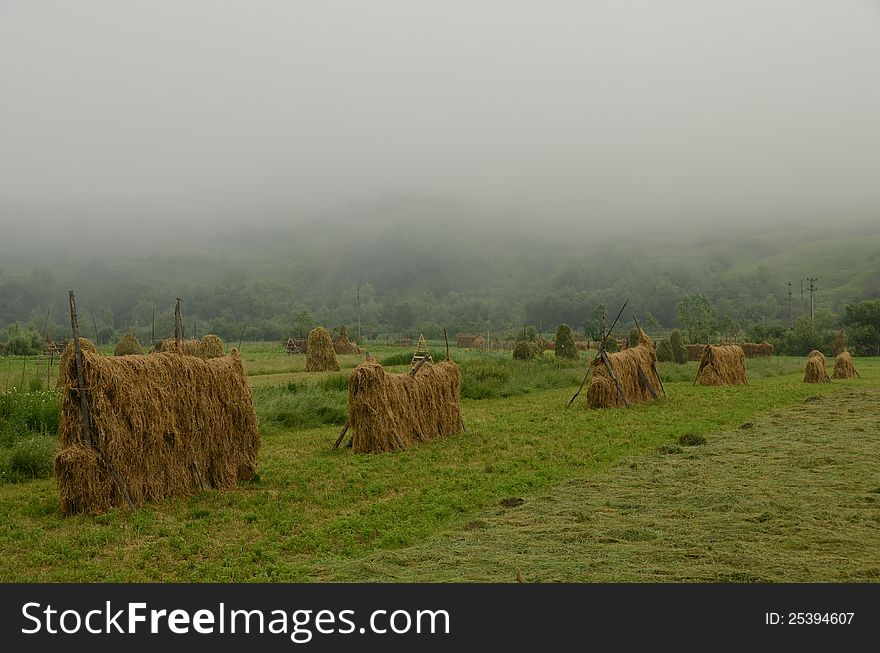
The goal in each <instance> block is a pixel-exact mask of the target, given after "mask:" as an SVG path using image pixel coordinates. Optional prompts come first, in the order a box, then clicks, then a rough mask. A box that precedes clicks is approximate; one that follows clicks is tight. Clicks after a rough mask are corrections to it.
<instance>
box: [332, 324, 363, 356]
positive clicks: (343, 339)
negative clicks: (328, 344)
mask: <svg viewBox="0 0 880 653" xmlns="http://www.w3.org/2000/svg"><path fill="white" fill-rule="evenodd" d="M333 349H334V351H336V353H337V354H339V355H340V356H344V355H346V354H363V353H364V350H363V349H361V348H360V347H358V346H357V343H354V342H351V341H350V340H349V339H348V329H347V328H345V325H344V324H343V325H341V326H340V327H339V335H338V336H336V340H334V341H333Z"/></svg>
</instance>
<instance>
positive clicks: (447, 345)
mask: <svg viewBox="0 0 880 653" xmlns="http://www.w3.org/2000/svg"><path fill="white" fill-rule="evenodd" d="M443 339H444V340H445V341H446V360H450V358H449V338H448V337H446V327H443Z"/></svg>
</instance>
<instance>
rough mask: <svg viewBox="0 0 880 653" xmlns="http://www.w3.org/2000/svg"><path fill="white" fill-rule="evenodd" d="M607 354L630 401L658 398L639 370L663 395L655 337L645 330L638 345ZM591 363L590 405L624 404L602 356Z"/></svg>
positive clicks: (588, 402)
mask: <svg viewBox="0 0 880 653" xmlns="http://www.w3.org/2000/svg"><path fill="white" fill-rule="evenodd" d="M606 355H607V356H608V362H609V363H610V364H611V369H612V370H614V375H615V376H616V377H617V380H618V381H619V382H620V385H621V387H622V389H623V392H624V394H625V395H626V399H627V401H629V403H630V404H643V403H646V402H648V401H653V400H654V397H653V396H652V395H651V393H650V391H649V390H648V387H647V385H645V383H644V382H643V381H642V379H641V377H640V375H639V370H641V371H642V374H643V375H644V376H645V378H646V379H648V381H649V382H650V383H651V386H652V387H653V388H654V392H655V393H657V394H658V395H659V393H660V379H659V378H658V377H657V374H656V372H655V371H654V370H655V363H656V362H657V356H656V354H655V352H654V345H653V343H652V342H651V339H650V338H649V337H648V336H647V335H646V334H645V333H644V332H642V333H641V334H640V336H639V344H638V345H637V346H635V347H630V348H629V349H625V350H624V351H619V352H615V353H611V354H606ZM590 365H591V366H592V372H593V378H592V379H591V380H590V385H589V386H587V405H588V406H589V407H590V408H611V407H616V406H624V405H625V404H624V403H623V400H622V399H621V398H620V395H619V394H618V392H617V388H616V385H615V383H614V380H613V379H612V377H611V375H610V374H609V372H608V368H607V367H605V363H604V362H603V361H602V359H601V357H599V356H597V357H596V358H594V359H593V361H592V363H590Z"/></svg>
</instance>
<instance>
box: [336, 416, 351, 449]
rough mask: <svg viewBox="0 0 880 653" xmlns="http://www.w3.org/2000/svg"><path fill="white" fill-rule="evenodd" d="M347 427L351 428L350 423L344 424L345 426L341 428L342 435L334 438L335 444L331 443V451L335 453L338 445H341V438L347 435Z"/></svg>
mask: <svg viewBox="0 0 880 653" xmlns="http://www.w3.org/2000/svg"><path fill="white" fill-rule="evenodd" d="M349 426H351V421H348V422H346V423H345V426H344V427H343V428H342V433H340V434H339V437H338V438H336V442H334V443H333V451H336V450H337V449H338V448H339V445H340V444H342V438H344V437H345V434H346V433H348V427H349Z"/></svg>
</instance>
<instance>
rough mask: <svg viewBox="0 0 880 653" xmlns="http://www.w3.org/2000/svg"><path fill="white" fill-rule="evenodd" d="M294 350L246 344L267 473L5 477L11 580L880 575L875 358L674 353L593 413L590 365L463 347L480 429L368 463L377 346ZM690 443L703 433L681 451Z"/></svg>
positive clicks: (0, 536)
mask: <svg viewBox="0 0 880 653" xmlns="http://www.w3.org/2000/svg"><path fill="white" fill-rule="evenodd" d="M278 349H279V348H278V347H277V346H275V345H258V344H252V343H245V346H244V347H243V350H244V356H245V360H246V364H247V367H248V371H249V379H250V382H251V384H252V386H253V389H254V401H255V408H256V410H257V415H258V419H259V423H260V430H261V432H262V435H263V446H262V449H261V452H260V472H259V477H258V479H256V480H255V481H254V482H253V483H250V484H247V485H245V486H243V487H240V488H238V489H236V490H234V491H230V492H219V491H208V492H204V493H202V494H200V495H198V496H194V497H190V498H187V499H174V500H169V501H166V502H163V503H159V504H154V505H150V506H147V507H143V508H140V509H138V510H136V511H134V512H128V511H125V510H114V511H112V512H110V513H107V514H105V515H100V516H97V517H86V516H74V517H63V516H61V515H60V513H59V511H58V497H57V489H56V487H55V482H54V480H53V479H52V478H36V479H33V480H24V479H22V478H16V479H12V480H15V481H16V482H6V483H0V511H2V514H3V515H4V517H5V519H3V521H2V524H0V551H2V554H3V559H4V563H3V565H2V567H0V581H5V582H13V581H18V582H28V581H134V582H136V581H219V582H231V581H245V582H251V581H322V580H330V581H384V580H387V581H453V580H455V581H504V582H507V581H510V582H512V581H514V580H515V579H516V577H517V574H519V575H520V576H521V577H522V578H524V579H525V580H527V581H554V580H565V581H593V580H601V581H614V580H620V581H648V582H650V581H658V580H664V581H693V580H708V581H722V582H724V581H762V580H770V581H786V580H805V581H830V580H866V581H867V580H877V578H878V575H880V513H878V503H877V501H880V466H878V464H877V463H876V452H877V450H878V445H880V418H878V416H877V412H876V406H877V405H878V399H880V360H877V359H874V360H872V359H857V360H856V365H857V367H858V369H859V371H860V373H861V378H860V379H855V380H852V381H846V382H843V381H841V382H834V383H830V384H822V385H807V384H804V383H802V382H801V379H802V374H803V360H801V359H788V358H775V359H773V360H771V361H757V360H755V361H749V379H750V382H749V385H747V386H739V387H735V388H703V387H695V386H693V385H692V382H693V378H694V375H695V371H696V364H695V363H689V364H688V365H685V366H680V367H679V366H675V365H673V364H663V365H661V375H662V376H663V378H664V383H665V384H666V388H667V391H668V393H669V398H668V399H663V400H661V401H659V402H657V403H655V404H651V405H643V406H637V407H634V408H631V409H609V410H601V411H590V410H587V408H586V407H585V404H584V403H583V397H580V398H579V399H578V400H577V401H576V403H575V404H574V405H572V407H571V408H569V409H567V410H566V409H565V404H566V403H567V402H568V400H569V398H570V397H571V396H572V394H573V393H574V391H575V390H576V389H577V387H578V385H579V384H580V381H581V378H582V375H583V372H584V369H585V361H584V359H583V358H582V359H581V360H580V361H579V362H577V363H564V364H557V363H556V362H555V361H554V360H553V359H552V357H551V356H549V355H548V357H547V359H548V360H547V361H545V362H542V363H524V364H520V363H514V362H513V361H511V360H509V354H507V355H504V354H500V353H499V354H493V353H482V352H471V351H460V350H453V351H452V357H453V359H455V360H456V361H458V362H460V363H461V365H462V368H463V396H464V397H465V398H464V399H463V414H464V421H465V424H466V427H467V433H465V434H461V435H458V436H455V437H452V438H447V439H443V440H439V441H436V442H433V443H430V444H425V445H422V446H419V447H413V448H411V449H409V450H406V451H402V452H397V453H393V454H382V455H354V454H352V453H351V451H350V450H339V451H331V445H332V443H333V441H334V440H335V439H336V436H337V435H338V433H339V430H340V426H339V424H340V423H342V422H344V418H345V414H346V408H347V405H346V396H347V393H346V390H345V379H346V377H347V373H348V372H350V369H351V368H353V367H354V365H355V364H356V363H357V362H358V361H359V360H361V357H358V356H353V357H343V360H342V364H343V370H342V372H340V373H331V374H306V373H304V372H302V371H301V370H302V366H303V362H302V361H303V357H301V356H292V357H288V356H286V355H284V354H282V353H280V352H279V351H278ZM371 351H373V353H374V354H375V355H376V356H377V357H378V358H379V359H380V360H382V359H383V358H384V359H388V358H389V357H391V356H392V355H393V354H394V353H399V350H394V349H392V348H388V347H381V346H379V347H375V348H371ZM0 361H2V362H0V390H2V389H3V388H4V386H5V384H6V383H7V382H8V383H9V386H12V385H15V384H16V383H15V382H16V380H19V382H18V385H20V378H21V365H22V361H21V360H20V359H17V360H16V359H11V358H8V359H0ZM406 367H407V366H406V365H404V366H398V367H395V368H393V369H396V370H398V371H400V370H403V369H406ZM56 369H57V368H56ZM45 372H46V370H45V368H43V370H42V373H43V374H45ZM34 378H36V373H35V374H34ZM25 381H26V382H28V378H27V367H26V368H25ZM44 385H45V384H44ZM746 424H750V425H752V426H751V427H746V428H741V427H742V426H744V425H746ZM685 434H697V435H700V436H703V437H704V438H706V444H704V445H697V446H686V445H680V444H678V440H679V438H680V437H681V436H683V435H685ZM28 437H31V438H32V439H33V438H36V437H43V438H47V437H51V436H50V435H48V434H45V433H44V434H43V435H39V434H32V435H30V436H28ZM35 475H38V474H35ZM520 500H521V501H520ZM502 502H504V504H503V505H502ZM505 506H506V507H505Z"/></svg>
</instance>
